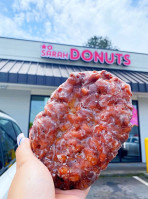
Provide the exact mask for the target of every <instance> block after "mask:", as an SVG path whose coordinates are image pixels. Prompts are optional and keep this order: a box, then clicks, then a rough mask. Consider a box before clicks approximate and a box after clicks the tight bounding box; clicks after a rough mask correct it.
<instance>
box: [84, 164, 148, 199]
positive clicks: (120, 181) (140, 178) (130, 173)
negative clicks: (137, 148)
mask: <svg viewBox="0 0 148 199" xmlns="http://www.w3.org/2000/svg"><path fill="white" fill-rule="evenodd" d="M87 199H148V175H147V173H146V165H145V163H117V164H115V163H110V164H109V166H108V168H107V169H106V170H105V171H103V172H101V175H100V177H99V178H98V180H97V181H96V182H95V183H94V184H93V185H92V186H91V189H90V191H89V194H88V196H87Z"/></svg>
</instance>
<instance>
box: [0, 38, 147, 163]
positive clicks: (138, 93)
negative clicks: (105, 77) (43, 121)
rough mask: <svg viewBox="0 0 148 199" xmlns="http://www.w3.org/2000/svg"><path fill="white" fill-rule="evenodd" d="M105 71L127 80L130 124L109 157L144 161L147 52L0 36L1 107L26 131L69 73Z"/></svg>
mask: <svg viewBox="0 0 148 199" xmlns="http://www.w3.org/2000/svg"><path fill="white" fill-rule="evenodd" d="M90 70H91V71H92V70H96V71H100V70H107V71H108V72H111V73H112V74H114V75H116V76H117V77H119V78H120V79H121V80H123V81H125V82H126V83H128V84H130V86H131V90H132V93H133V96H132V103H133V117H132V120H131V123H132V125H133V127H132V130H131V132H130V136H129V139H128V140H127V141H126V142H125V143H124V144H123V146H122V148H121V149H120V150H119V153H118V155H117V156H116V158H115V159H114V160H113V161H112V162H145V161H146V158H145V145H144V139H145V138H146V137H148V54H142V53H133V52H125V51H115V50H106V49H94V48H87V47H81V46H70V45H61V44H55V43H49V42H40V41H28V40H20V39H10V38H2V37H1V38H0V110H2V111H4V112H6V113H8V114H9V115H10V116H11V117H13V118H14V119H15V120H16V121H17V123H18V124H19V126H20V127H21V129H22V131H23V132H24V133H25V134H26V136H28V132H29V128H30V127H31V125H32V122H33V121H34V118H35V116H36V115H37V114H38V113H39V112H40V111H42V110H43V108H44V105H45V104H46V102H47V100H48V98H49V97H50V95H51V93H52V92H53V91H54V90H55V89H56V88H57V87H58V86H59V85H60V84H61V83H63V82H64V81H65V80H66V79H67V78H68V77H69V74H70V73H71V72H82V71H90Z"/></svg>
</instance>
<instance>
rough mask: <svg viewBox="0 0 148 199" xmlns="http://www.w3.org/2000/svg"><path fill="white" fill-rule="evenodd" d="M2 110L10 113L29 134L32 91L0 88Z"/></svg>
mask: <svg viewBox="0 0 148 199" xmlns="http://www.w3.org/2000/svg"><path fill="white" fill-rule="evenodd" d="M0 110H3V111H4V112H6V113H8V114H9V115H10V116H11V117H12V118H14V119H15V120H16V121H17V123H18V124H19V126H20V128H21V130H22V132H23V133H24V134H25V135H26V136H27V134H28V124H29V110H30V92H29V91H17V90H8V89H0Z"/></svg>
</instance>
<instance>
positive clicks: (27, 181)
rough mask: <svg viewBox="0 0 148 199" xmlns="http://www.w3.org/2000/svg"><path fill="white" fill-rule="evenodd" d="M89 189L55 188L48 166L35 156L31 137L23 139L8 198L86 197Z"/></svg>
mask: <svg viewBox="0 0 148 199" xmlns="http://www.w3.org/2000/svg"><path fill="white" fill-rule="evenodd" d="M88 191H89V189H86V190H77V189H75V190H67V191H63V190H60V189H55V187H54V183H53V179H52V176H51V174H50V172H49V171H48V169H47V167H46V166H45V165H44V164H43V163H42V162H41V161H40V160H38V159H37V158H36V157H35V156H34V154H33V152H32V150H31V147H30V141H29V139H28V138H24V139H23V141H22V143H21V145H20V146H19V147H18V148H17V150H16V174H15V176H14V178H13V181H12V184H11V186H10V189H9V193H8V199H85V198H86V195H87V193H88Z"/></svg>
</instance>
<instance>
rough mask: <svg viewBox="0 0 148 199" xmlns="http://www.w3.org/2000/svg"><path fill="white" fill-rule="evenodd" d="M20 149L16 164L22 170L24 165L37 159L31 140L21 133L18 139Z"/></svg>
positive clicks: (18, 149)
mask: <svg viewBox="0 0 148 199" xmlns="http://www.w3.org/2000/svg"><path fill="white" fill-rule="evenodd" d="M17 142H18V145H19V146H18V148H17V150H16V164H17V168H20V167H21V166H22V165H23V164H25V163H27V162H28V161H30V160H31V159H32V158H35V156H34V155H33V152H32V150H31V146H30V140H29V139H28V138H25V136H24V134H23V133H21V134H20V135H18V137H17Z"/></svg>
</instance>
